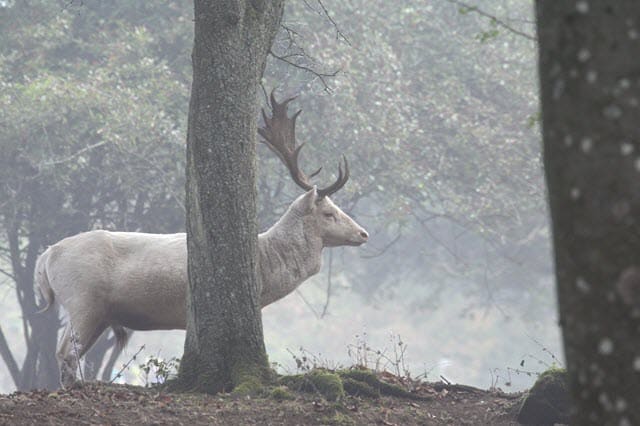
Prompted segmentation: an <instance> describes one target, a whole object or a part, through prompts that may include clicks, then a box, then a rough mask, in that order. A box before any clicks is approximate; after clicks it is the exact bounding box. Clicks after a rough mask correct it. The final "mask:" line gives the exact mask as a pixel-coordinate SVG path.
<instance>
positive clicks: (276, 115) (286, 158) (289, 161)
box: [258, 90, 349, 198]
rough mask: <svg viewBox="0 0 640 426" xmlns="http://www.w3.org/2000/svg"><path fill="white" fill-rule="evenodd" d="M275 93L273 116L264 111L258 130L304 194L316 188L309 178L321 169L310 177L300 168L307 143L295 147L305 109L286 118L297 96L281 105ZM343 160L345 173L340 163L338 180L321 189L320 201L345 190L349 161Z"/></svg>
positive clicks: (273, 97) (344, 158) (319, 193)
mask: <svg viewBox="0 0 640 426" xmlns="http://www.w3.org/2000/svg"><path fill="white" fill-rule="evenodd" d="M274 92H275V90H274V91H271V95H270V102H271V110H272V111H271V117H268V116H267V114H266V113H265V111H264V109H262V118H263V120H264V127H261V128H259V129H258V133H259V134H260V136H262V137H263V138H264V139H263V140H262V142H264V144H265V145H267V146H268V147H269V149H271V151H273V152H274V153H275V154H276V155H277V156H278V158H280V160H281V161H282V162H283V163H284V165H285V166H287V169H289V173H290V174H291V177H292V178H293V181H294V182H295V183H296V184H297V185H298V186H299V187H301V188H302V189H304V190H305V191H308V190H310V189H312V188H313V185H311V183H310V181H309V178H312V177H314V176H316V175H317V174H318V173H320V170H322V167H320V168H319V169H318V170H316V171H315V172H313V173H312V174H311V175H310V176H307V175H305V174H304V173H303V172H302V170H300V167H299V165H298V157H299V155H300V151H301V150H302V147H303V146H304V143H303V144H301V145H299V146H296V120H297V118H298V116H299V115H300V113H301V112H302V110H298V111H297V112H296V113H295V114H293V115H292V116H291V117H289V116H288V115H287V108H288V104H289V102H291V101H292V100H294V99H295V98H296V97H295V96H294V97H291V98H288V99H285V100H284V101H282V102H278V101H277V100H276V97H275V94H274ZM342 158H343V160H344V173H343V171H342V165H341V164H340V163H338V179H337V180H336V181H335V182H334V183H333V184H331V185H330V186H329V187H327V188H323V189H318V196H319V197H320V198H322V197H326V196H328V195H331V194H333V193H334V192H336V191H337V190H339V189H340V188H342V187H343V186H344V185H345V183H347V180H349V163H348V162H347V158H346V157H345V156H342Z"/></svg>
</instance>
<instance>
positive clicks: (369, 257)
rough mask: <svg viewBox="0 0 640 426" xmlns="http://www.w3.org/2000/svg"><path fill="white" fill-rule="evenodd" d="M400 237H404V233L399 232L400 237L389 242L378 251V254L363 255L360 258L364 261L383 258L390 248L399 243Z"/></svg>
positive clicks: (397, 236)
mask: <svg viewBox="0 0 640 426" xmlns="http://www.w3.org/2000/svg"><path fill="white" fill-rule="evenodd" d="M400 237H402V232H400V231H398V235H396V236H395V237H393V239H392V240H391V241H389V242H388V243H387V244H385V245H384V247H382V248H381V249H377V253H373V254H362V255H360V258H362V259H373V258H376V257H380V256H382V255H383V254H384V253H385V252H386V251H387V250H389V248H391V246H393V245H394V244H395V243H397V242H398V240H399V239H400ZM374 249H375V247H374Z"/></svg>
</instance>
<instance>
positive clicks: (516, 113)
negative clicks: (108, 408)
mask: <svg viewBox="0 0 640 426" xmlns="http://www.w3.org/2000/svg"><path fill="white" fill-rule="evenodd" d="M474 7H477V8H478V9H474ZM192 14H193V10H192V4H191V2H190V1H187V0H163V1H157V2H153V4H152V5H151V4H147V2H137V1H133V0H110V1H91V0H85V1H83V2H79V1H71V2H69V1H54V0H50V1H45V0H34V1H29V2H14V1H8V0H4V1H0V87H1V90H0V104H1V108H0V228H1V229H0V271H1V272H2V274H0V312H1V313H0V327H1V328H2V332H3V333H4V336H5V338H6V341H7V342H8V346H9V348H10V350H11V352H12V353H13V356H14V357H15V359H16V360H17V362H18V363H22V362H23V359H24V358H25V356H26V354H27V344H25V329H26V328H28V327H30V326H33V325H30V324H27V325H25V324H26V321H27V320H26V319H25V318H28V319H29V321H31V320H32V318H33V317H32V315H33V314H31V313H29V314H28V315H25V314H23V310H24V309H25V308H24V306H27V305H25V304H24V303H22V302H21V301H25V300H28V297H27V296H29V295H25V293H24V290H23V287H21V284H20V283H22V284H24V283H26V282H27V280H28V278H27V277H26V275H28V274H27V273H26V272H27V271H28V269H29V259H30V257H29V256H30V255H32V253H31V252H32V251H41V250H42V249H43V248H44V247H46V246H47V245H49V244H53V243H55V242H56V241H58V240H59V239H61V238H64V237H66V236H69V235H73V234H75V233H78V232H82V231H85V230H88V229H93V228H104V229H110V230H128V231H144V232H178V231H183V230H184V201H183V200H184V165H185V158H184V148H185V141H186V119H187V108H188V100H189V99H188V97H189V90H190V79H191V69H190V54H191V47H192V36H193V22H192ZM533 34H534V21H533V6H532V4H531V2H528V1H526V2H522V1H516V0H485V1H474V2H469V3H468V4H466V3H460V2H457V1H447V0H432V1H418V0H416V1H402V2H388V1H387V2H384V1H375V2H374V1H365V0H353V1H333V0H331V1H330V0H324V1H322V2H320V1H312V0H308V1H289V2H287V10H286V12H285V17H284V21H283V27H282V28H281V31H280V33H279V35H278V37H277V39H276V42H275V44H274V47H273V49H272V55H271V56H270V58H269V62H268V64H267V71H266V73H265V78H264V81H263V87H264V90H265V94H266V92H268V91H270V90H271V89H272V88H276V89H277V91H276V93H277V95H278V97H279V98H280V99H281V98H283V97H284V96H291V95H297V96H298V99H297V101H296V102H295V103H294V104H293V105H292V109H294V108H301V109H303V113H302V115H301V116H300V118H299V119H298V128H297V138H298V140H299V142H301V143H302V142H306V143H307V145H306V147H305V149H304V151H303V153H302V158H301V164H302V167H303V168H304V169H305V170H307V171H312V170H315V169H317V168H318V167H319V166H321V165H324V168H323V172H322V173H321V174H320V175H319V176H318V178H316V179H317V181H318V182H319V185H321V186H322V185H323V184H325V183H326V182H331V181H333V179H334V177H335V176H333V175H332V173H334V172H335V170H337V168H336V167H335V165H336V163H337V162H338V160H339V158H340V156H341V155H342V154H344V155H346V157H347V158H348V159H349V164H350V168H351V179H350V181H349V182H348V184H347V185H346V187H345V188H344V189H343V190H342V191H340V192H339V193H337V194H336V195H335V197H334V201H335V202H336V203H337V204H338V205H339V206H340V207H341V208H343V210H345V211H347V212H349V213H350V214H351V215H352V216H354V217H355V219H356V220H357V221H358V222H359V223H360V224H361V225H362V226H364V227H365V228H366V229H367V230H368V231H369V233H370V236H371V237H370V241H369V243H367V244H366V245H365V246H363V247H361V248H337V249H330V250H327V251H325V258H324V265H323V267H322V269H321V272H320V273H319V274H318V275H317V276H314V277H313V278H311V279H310V280H308V281H307V282H305V283H304V284H303V285H302V286H301V287H300V288H299V289H298V291H296V292H294V293H293V294H291V295H290V296H288V297H287V298H285V299H283V300H281V301H279V302H277V303H275V304H273V305H271V306H269V307H267V308H265V309H264V310H263V323H264V332H265V340H266V345H267V351H268V354H269V358H270V361H272V362H276V363H278V364H279V367H278V368H279V369H280V370H281V371H285V372H286V371H289V372H293V371H295V369H296V363H295V360H294V356H293V355H292V352H293V354H295V355H299V354H300V353H301V351H300V348H303V351H302V353H305V354H308V356H309V357H311V358H313V357H314V356H315V357H316V358H317V360H318V362H324V363H327V364H329V365H332V364H333V365H337V364H341V365H351V364H353V363H355V362H361V361H362V348H363V347H365V346H366V347H369V348H371V351H368V352H367V353H368V355H367V356H368V357H369V358H368V362H370V363H371V365H370V366H375V362H376V360H379V361H380V363H381V364H380V366H381V367H386V368H389V369H392V370H393V368H394V367H393V366H392V365H391V364H389V363H388V362H385V359H384V357H389V358H391V359H392V360H394V361H395V360H396V359H397V355H396V353H397V351H398V347H400V345H399V342H402V345H401V346H402V348H404V347H405V346H406V352H404V356H403V360H404V362H405V364H406V368H407V369H408V370H409V371H410V372H411V374H412V375H413V376H419V375H426V378H427V380H434V381H435V380H440V376H443V377H444V378H446V379H448V380H450V381H452V382H458V383H464V384H469V385H475V386H478V387H482V388H488V387H491V386H498V387H501V388H502V389H504V390H507V391H509V390H520V389H523V388H526V387H529V386H531V384H532V383H533V381H534V380H535V374H532V373H536V372H541V371H543V370H545V369H546V368H547V367H548V366H549V365H551V364H553V363H554V362H556V363H557V362H558V359H560V360H561V359H562V352H561V349H560V336H559V329H558V327H557V314H556V307H555V288H554V281H553V271H552V264H551V251H550V250H551V249H550V241H549V227H548V218H547V211H546V205H545V204H546V201H545V192H544V181H543V175H542V165H541V155H540V132H539V127H538V99H537V96H538V88H537V76H536V50H535V48H536V45H535V40H533V38H532V37H533ZM262 105H263V106H264V107H265V108H266V99H265V100H262ZM258 167H259V181H258V195H259V203H258V206H259V222H260V226H261V229H262V230H266V229H267V228H268V227H269V226H270V225H271V224H273V223H274V222H275V221H276V220H277V218H278V217H279V216H280V215H281V214H282V213H283V212H284V210H285V209H286V208H287V206H288V205H289V203H290V202H291V201H293V199H295V197H297V196H298V195H299V194H300V190H299V189H298V188H297V187H296V186H295V185H294V184H292V183H291V182H290V178H289V175H288V172H287V170H286V169H285V168H284V167H283V166H282V165H281V163H280V162H279V160H277V159H276V158H275V157H274V155H273V154H272V153H271V152H269V151H268V150H267V149H266V147H264V146H259V158H258ZM22 275H25V276H22ZM19 302H20V303H19ZM25 303H26V302H25ZM29 309H31V308H29ZM183 338H184V332H136V333H134V334H133V337H132V339H131V341H130V343H129V345H128V347H127V349H126V350H125V352H124V354H123V355H122V356H121V357H120V359H119V360H118V361H117V364H116V365H115V371H117V370H119V368H120V365H121V364H122V363H124V362H126V361H127V360H129V359H130V358H131V356H132V355H133V354H134V353H136V352H137V351H138V349H139V348H140V346H141V345H142V344H144V345H145V349H144V351H143V352H142V353H141V355H140V362H142V361H143V359H144V357H146V356H149V355H153V356H160V357H163V358H170V357H173V356H178V357H179V356H180V355H181V354H182V350H183ZM377 351H380V352H381V353H380V354H378V353H377ZM5 362H6V360H5ZM34 362H35V361H34ZM140 362H137V361H136V362H133V363H132V365H131V367H130V368H129V371H128V373H127V376H126V380H127V381H129V382H134V381H138V383H139V382H140V380H141V377H140V375H139V368H138V367H137V366H138V364H139V363H140ZM403 373H404V371H403ZM15 387H16V386H15V384H14V382H13V380H12V377H11V375H10V374H8V371H7V368H6V367H5V365H4V364H3V365H0V392H9V391H12V390H13V389H15Z"/></svg>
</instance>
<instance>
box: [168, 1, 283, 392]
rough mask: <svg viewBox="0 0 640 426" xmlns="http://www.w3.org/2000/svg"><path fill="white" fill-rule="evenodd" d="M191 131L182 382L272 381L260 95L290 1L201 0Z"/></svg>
mask: <svg viewBox="0 0 640 426" xmlns="http://www.w3.org/2000/svg"><path fill="white" fill-rule="evenodd" d="M194 3H195V42H194V48H193V54H192V61H193V85H192V90H191V102H190V105H189V126H188V134H187V185H186V189H187V191H186V192H187V198H186V202H187V244H188V252H189V297H188V302H187V305H188V309H187V311H188V313H187V335H186V340H185V351H184V356H183V358H182V362H181V365H180V373H179V380H178V385H179V386H180V387H183V388H187V389H192V390H198V391H204V392H210V393H215V392H219V391H228V390H230V389H232V388H233V387H234V386H236V385H238V384H239V383H242V382H246V381H252V380H255V379H257V380H263V379H264V378H265V377H266V375H267V373H268V363H267V357H266V351H265V347H264V339H263V335H262V318H261V312H260V307H259V298H258V296H259V283H258V281H257V280H258V277H257V273H256V272H257V271H256V266H257V258H256V257H257V234H258V229H257V225H256V188H255V169H256V165H255V161H256V160H255V138H256V131H257V124H256V117H257V100H258V98H257V93H258V92H257V89H258V84H259V82H260V79H261V77H262V73H263V70H264V67H265V62H266V56H267V53H268V51H269V49H270V48H271V44H272V42H273V39H274V37H275V34H276V32H277V30H278V27H279V23H280V19H281V17H282V12H283V6H284V0H279V1H267V0H264V1H260V0H251V1H245V0H225V1H219V0H218V1H214V0H195V1H194Z"/></svg>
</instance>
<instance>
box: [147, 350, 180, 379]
mask: <svg viewBox="0 0 640 426" xmlns="http://www.w3.org/2000/svg"><path fill="white" fill-rule="evenodd" d="M179 366H180V358H176V357H171V358H169V359H168V360H164V359H162V358H159V357H155V356H153V355H151V356H149V357H148V358H147V360H146V361H145V362H144V363H142V364H140V369H141V370H142V372H143V373H144V384H145V386H150V385H152V384H164V383H166V381H167V380H168V379H169V378H170V377H172V376H174V375H176V374H177V372H178V367H179ZM150 377H153V380H150Z"/></svg>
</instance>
